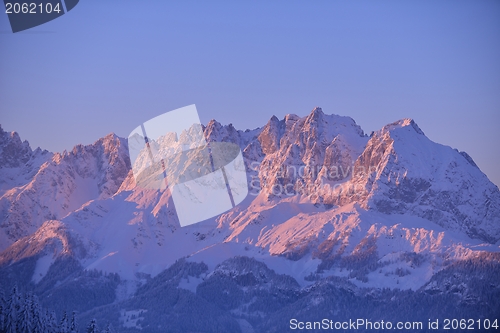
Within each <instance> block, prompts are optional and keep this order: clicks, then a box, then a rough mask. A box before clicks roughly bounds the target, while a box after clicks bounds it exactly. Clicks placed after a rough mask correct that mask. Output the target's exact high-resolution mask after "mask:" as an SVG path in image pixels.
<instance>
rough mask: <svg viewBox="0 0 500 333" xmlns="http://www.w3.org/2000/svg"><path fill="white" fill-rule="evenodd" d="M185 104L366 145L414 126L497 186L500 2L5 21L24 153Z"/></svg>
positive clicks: (351, 4)
mask: <svg viewBox="0 0 500 333" xmlns="http://www.w3.org/2000/svg"><path fill="white" fill-rule="evenodd" d="M189 104H196V105H197V108H198V112H199V114H200V116H201V120H202V122H204V123H206V122H208V120H210V119H212V118H215V119H217V120H219V121H220V122H221V123H225V124H227V123H233V124H234V125H235V127H237V128H240V129H246V128H255V127H258V126H262V125H264V124H265V123H266V122H267V121H268V119H269V118H270V117H271V116H272V115H273V114H274V115H276V116H278V117H279V118H282V117H283V116H284V115H285V114H287V113H296V114H298V115H301V116H304V115H306V114H308V113H309V112H310V111H311V110H312V109H313V108H314V107H315V106H321V107H322V108H323V111H324V112H325V113H336V114H340V115H347V116H350V117H352V118H354V119H355V121H356V122H357V123H358V124H359V125H361V127H362V128H363V129H364V130H365V132H367V133H370V132H371V131H372V130H377V129H380V128H381V127H382V126H383V125H385V124H387V123H390V122H393V121H395V120H398V119H401V118H407V117H409V118H413V119H415V121H416V122H417V123H418V124H419V126H420V127H421V128H422V130H423V131H424V132H425V133H426V135H427V136H428V137H429V138H430V139H432V140H434V141H436V142H439V143H442V144H446V145H450V146H452V147H453V148H457V149H459V150H464V151H467V152H468V153H469V154H470V155H471V156H472V157H473V158H474V160H475V161H476V163H477V164H478V165H479V166H480V168H481V169H482V170H483V171H484V172H485V173H486V174H487V175H488V177H489V178H490V179H491V180H492V181H493V182H495V183H496V184H497V185H499V184H500V167H499V165H500V153H499V152H500V149H499V148H498V145H499V143H500V131H499V130H498V126H499V124H500V1H496V0H492V1H481V0H474V1H473V0H471V1H460V0H458V1H430V0H429V1H426V0H420V1H399V0H398V1H387V0H384V1H376V0H370V1H326V0H325V1H293V0H291V1H290V0H287V1H176V2H173V1H165V0H157V1H154V0H150V1H138V0H133V1H132V0H120V1H117V0H81V1H80V3H79V4H78V5H77V6H76V7H75V8H74V9H73V10H72V11H71V12H69V13H68V14H66V15H63V16H62V17H60V18H58V19H56V20H54V21H51V22H49V23H47V24H44V25H41V26H39V27H36V28H33V29H30V30H27V31H25V32H20V33H17V34H12V32H11V31H10V27H9V25H8V19H7V15H6V14H5V13H0V123H1V124H2V126H3V128H4V129H5V130H7V131H17V132H19V134H20V135H21V137H22V138H23V139H27V140H28V141H30V143H31V145H32V146H33V147H37V146H41V147H42V148H45V149H48V150H51V151H62V150H63V149H71V148H72V147H73V146H74V145H75V144H77V143H84V144H89V143H92V142H94V141H95V140H97V139H98V138H100V137H102V136H104V135H106V134H107V133H110V132H115V133H117V134H118V135H120V136H124V137H125V136H127V135H128V134H129V132H130V131H132V129H134V128H135V127H136V126H138V125H139V124H140V123H142V122H144V121H145V120H148V119H150V118H152V117H154V116H157V115H159V114H162V113H164V112H167V111H169V110H173V109H176V108H179V107H182V106H185V105H189Z"/></svg>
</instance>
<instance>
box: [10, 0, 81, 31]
mask: <svg viewBox="0 0 500 333" xmlns="http://www.w3.org/2000/svg"><path fill="white" fill-rule="evenodd" d="M78 1H79V0H35V1H29V0H28V1H26V0H24V1H19V0H4V1H3V2H4V4H5V13H6V14H7V16H8V17H9V22H10V27H11V28H12V32H19V31H23V30H26V29H30V28H33V27H36V26H38V25H41V24H44V23H47V22H49V21H52V20H54V19H56V18H58V17H60V16H62V15H64V14H65V13H67V12H69V11H70V10H72V9H73V8H75V6H76V5H77V4H78Z"/></svg>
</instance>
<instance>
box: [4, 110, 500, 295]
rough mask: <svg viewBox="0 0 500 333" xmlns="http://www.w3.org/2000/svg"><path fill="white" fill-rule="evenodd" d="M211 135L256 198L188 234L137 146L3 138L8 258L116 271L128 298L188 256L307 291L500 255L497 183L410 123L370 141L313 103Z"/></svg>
mask: <svg viewBox="0 0 500 333" xmlns="http://www.w3.org/2000/svg"><path fill="white" fill-rule="evenodd" d="M203 130H204V134H205V138H206V140H207V141H208V142H232V143H236V144H238V145H239V146H240V147H241V150H242V151H243V156H244V158H245V161H246V167H247V171H248V183H249V193H250V194H249V195H248V197H247V198H246V199H245V200H244V201H243V203H241V204H240V205H238V206H236V207H235V208H234V209H232V210H230V211H228V212H226V213H224V214H222V215H220V216H218V217H216V218H213V219H210V220H207V221H204V222H202V223H198V224H195V225H191V226H188V227H184V228H181V227H180V225H179V222H178V220H177V217H176V213H175V209H174V207H173V203H172V199H171V197H170V193H169V191H160V190H155V189H144V188H138V187H136V186H135V180H134V177H133V173H132V171H131V166H130V159H129V157H128V146H127V141H126V140H124V139H122V138H119V137H117V136H116V135H113V134H110V135H108V136H106V137H104V138H101V139H99V140H98V141H96V142H95V143H94V144H92V145H88V146H82V145H79V146H76V147H75V148H74V149H73V150H72V151H70V152H66V151H65V152H63V153H55V154H51V153H49V152H46V151H42V150H40V149H36V150H35V151H32V150H31V148H30V147H29V144H28V143H27V142H24V143H22V142H21V140H20V139H19V136H18V135H17V134H16V133H6V132H4V131H3V130H2V131H1V132H0V174H1V184H0V185H1V190H2V192H1V197H0V228H1V229H0V250H2V251H3V252H1V253H0V264H1V265H4V266H5V265H10V264H13V263H16V262H19V261H22V260H28V259H30V258H31V260H33V262H34V263H35V264H33V267H32V268H31V269H32V273H30V274H31V281H32V282H33V283H38V282H39V281H43V279H44V277H45V274H48V273H47V272H49V271H50V267H52V266H53V265H54V264H55V263H57V259H58V258H61V257H67V256H69V257H71V258H73V259H74V260H76V262H77V263H78V265H80V266H81V267H82V268H84V269H94V268H95V269H99V270H103V271H105V272H111V273H118V274H119V275H120V276H121V278H122V279H123V280H124V281H130V283H131V284H130V285H129V286H128V287H127V288H129V289H128V291H125V292H124V293H125V294H126V295H129V294H130V293H132V292H133V291H134V290H135V287H134V286H136V284H140V283H142V282H141V281H142V280H143V278H144V276H150V277H154V276H155V275H157V274H158V273H160V272H161V271H163V270H164V269H165V268H167V267H168V266H170V265H171V264H172V263H174V262H175V261H176V260H177V259H179V258H181V257H188V258H189V259H188V260H189V261H196V262H201V261H203V262H205V263H206V264H207V265H208V267H209V268H210V269H214V268H215V267H216V266H217V265H218V264H220V263H221V262H222V261H224V260H226V259H230V258H232V257H234V256H236V255H245V256H249V257H254V258H256V259H258V260H261V261H262V262H265V263H266V265H268V266H269V267H271V268H272V269H274V270H275V271H276V272H278V273H280V274H288V275H291V276H293V277H294V278H295V279H296V280H297V281H298V283H299V284H300V285H303V286H305V285H307V284H310V283H312V282H313V281H315V280H318V279H320V278H323V277H326V276H331V275H335V276H341V277H346V278H348V279H350V280H352V282H354V283H356V284H359V285H360V286H373V287H391V288H392V287H395V286H396V285H395V281H396V280H397V281H398V288H410V289H417V288H419V287H420V286H422V285H423V284H425V283H426V282H427V281H429V280H430V279H431V277H432V276H433V274H435V273H436V272H439V271H440V270H441V269H443V268H444V267H446V266H447V265H449V264H450V263H451V262H453V261H454V260H461V259H467V258H469V259H470V258H474V257H476V256H479V255H481V254H482V253H483V252H498V251H499V240H500V192H499V189H498V187H496V186H495V185H494V184H493V183H491V182H490V181H489V180H488V178H487V177H486V175H484V174H483V173H482V172H481V171H480V170H479V168H478V167H477V166H476V165H475V163H474V162H473V160H472V159H471V158H470V156H469V155H467V154H466V153H464V152H458V151H457V150H454V149H452V148H450V147H447V146H443V145H440V144H437V143H434V142H432V141H431V140H429V139H428V138H427V137H426V136H425V135H424V133H423V131H422V130H421V129H420V128H419V127H418V126H417V124H416V123H415V122H414V121H413V120H411V119H403V120H400V121H397V122H395V123H393V124H389V125H387V126H385V127H383V128H382V129H381V130H380V131H377V132H374V133H372V134H371V135H370V136H368V135H366V134H365V133H364V132H363V130H362V129H361V128H360V127H359V126H358V125H357V124H356V123H355V121H354V120H353V119H351V118H349V117H342V116H337V115H326V114H324V113H323V111H322V110H321V109H320V108H315V109H314V110H312V112H311V113H310V114H309V115H308V116H306V117H302V118H301V117H298V116H296V115H287V116H286V117H285V118H284V119H282V120H279V119H277V118H276V117H274V116H273V117H272V118H271V119H270V120H269V122H268V123H267V124H266V125H265V126H264V127H262V128H258V129H254V130H246V131H240V130H236V129H235V128H234V127H233V126H232V125H221V124H220V123H218V122H217V121H215V120H212V121H210V122H209V123H208V124H207V125H206V127H204V128H203ZM187 163H190V161H189V160H188V161H187ZM417 263H418V264H417ZM51 265H52V266H51ZM402 272H403V273H402ZM127 288H125V289H127ZM194 288H196V286H194ZM124 297H125V296H124Z"/></svg>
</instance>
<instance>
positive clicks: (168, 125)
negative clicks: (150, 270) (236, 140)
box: [128, 104, 248, 226]
mask: <svg viewBox="0 0 500 333" xmlns="http://www.w3.org/2000/svg"><path fill="white" fill-rule="evenodd" d="M128 143H129V152H130V159H131V164H132V170H133V173H134V178H135V181H136V185H137V186H138V187H142V188H146V189H154V190H160V191H164V190H166V189H169V190H170V192H171V196H172V200H173V202H174V205H175V210H176V212H177V216H178V218H179V222H180V225H181V226H187V225H191V224H195V223H198V222H201V221H203V220H206V219H209V218H212V217H214V216H217V215H219V214H221V213H224V212H225V211H228V210H230V209H231V208H233V207H235V206H236V205H237V204H239V203H240V202H241V201H243V199H245V197H246V196H247V194H248V184H247V176H246V171H245V164H244V161H243V156H242V153H241V150H240V147H239V146H238V145H236V144H233V143H227V142H212V143H207V142H206V140H205V137H204V135H203V128H202V126H201V123H200V119H199V117H198V112H197V110H196V106H195V105H194V104H193V105H190V106H186V107H183V108H180V109H177V110H174V111H170V112H167V113H164V114H162V115H160V116H158V117H155V118H153V119H150V120H148V121H147V122H145V123H144V124H141V125H140V126H138V127H137V128H135V129H134V130H133V131H132V132H131V133H130V135H129V137H128Z"/></svg>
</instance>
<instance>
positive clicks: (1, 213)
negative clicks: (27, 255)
mask: <svg viewBox="0 0 500 333" xmlns="http://www.w3.org/2000/svg"><path fill="white" fill-rule="evenodd" d="M6 136H7V134H5V133H4V134H3V136H2V137H3V138H4V140H3V143H4V149H3V150H2V155H1V160H2V161H3V162H5V164H6V165H7V168H5V167H2V169H1V171H3V172H10V173H13V171H17V172H18V173H20V174H21V176H19V177H18V179H17V180H13V181H14V183H17V184H22V185H21V186H15V187H12V188H10V189H8V190H7V191H5V192H4V194H3V195H2V197H1V198H0V209H1V210H0V221H1V222H0V223H1V224H0V226H1V236H0V239H1V240H2V242H1V244H0V248H1V249H5V248H6V247H7V246H8V245H10V244H11V243H12V242H14V241H16V240H18V239H20V238H22V237H25V236H28V235H30V234H32V233H33V232H35V231H36V230H37V229H38V228H39V227H40V226H41V225H42V224H43V223H44V222H45V221H47V220H57V219H62V218H63V217H64V216H66V215H68V214H70V213H71V212H74V211H76V210H78V209H79V208H80V207H81V206H82V205H84V204H85V203H87V202H89V201H91V200H95V199H106V198H109V197H111V196H112V195H114V194H115V193H116V192H117V191H118V189H119V187H120V185H121V184H122V182H123V180H124V179H125V177H126V176H127V174H128V172H129V169H130V161H129V158H128V152H127V144H126V141H125V140H124V139H121V138H118V137H117V136H116V135H114V134H110V135H108V136H106V137H104V138H102V139H99V140H98V141H96V142H95V143H94V144H92V145H89V146H82V145H78V146H76V147H75V148H74V149H73V150H72V151H70V152H66V151H65V152H63V153H56V154H51V153H48V152H47V151H41V150H40V149H37V150H35V151H31V148H30V147H29V144H28V143H27V142H24V143H22V144H21V143H20V140H19V137H18V136H17V134H15V133H13V134H11V135H10V138H11V139H10V140H5V137H6ZM5 147H7V148H5ZM16 149H21V150H22V151H21V152H16ZM7 154H9V155H7ZM23 163H24V164H23ZM9 168H10V170H9ZM26 173H28V174H31V175H32V178H31V179H29V181H26V182H23V181H22V179H21V180H19V178H22V176H23V175H24V174H26Z"/></svg>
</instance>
